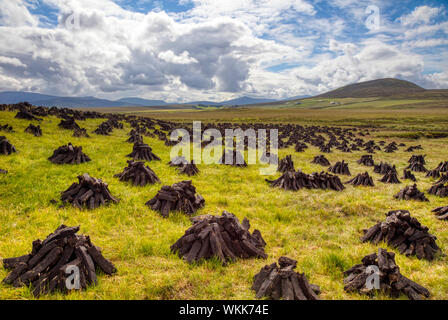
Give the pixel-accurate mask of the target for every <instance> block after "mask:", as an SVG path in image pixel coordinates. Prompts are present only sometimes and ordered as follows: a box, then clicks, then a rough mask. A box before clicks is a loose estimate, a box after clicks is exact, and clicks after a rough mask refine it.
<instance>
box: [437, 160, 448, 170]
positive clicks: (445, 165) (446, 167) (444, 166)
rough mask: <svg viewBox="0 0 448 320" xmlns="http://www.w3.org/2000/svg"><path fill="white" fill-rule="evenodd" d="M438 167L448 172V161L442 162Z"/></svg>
mask: <svg viewBox="0 0 448 320" xmlns="http://www.w3.org/2000/svg"><path fill="white" fill-rule="evenodd" d="M436 169H437V170H439V171H440V172H448V161H445V162H440V163H439V165H438V166H437V168H436Z"/></svg>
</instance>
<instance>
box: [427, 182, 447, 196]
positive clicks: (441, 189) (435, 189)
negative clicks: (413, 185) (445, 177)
mask: <svg viewBox="0 0 448 320" xmlns="http://www.w3.org/2000/svg"><path fill="white" fill-rule="evenodd" d="M428 193H429V194H432V195H434V196H437V197H441V198H444V197H448V185H444V184H443V183H436V184H434V185H432V186H431V188H429V190H428Z"/></svg>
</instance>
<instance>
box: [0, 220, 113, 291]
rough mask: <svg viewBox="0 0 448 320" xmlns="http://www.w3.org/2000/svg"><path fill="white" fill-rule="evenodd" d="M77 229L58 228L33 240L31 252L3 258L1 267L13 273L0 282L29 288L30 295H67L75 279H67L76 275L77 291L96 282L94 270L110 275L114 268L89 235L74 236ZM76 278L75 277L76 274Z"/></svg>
mask: <svg viewBox="0 0 448 320" xmlns="http://www.w3.org/2000/svg"><path fill="white" fill-rule="evenodd" d="M78 231H79V226H78V227H67V226H65V225H61V226H59V227H58V228H57V229H56V231H55V232H53V233H52V234H50V235H49V236H48V237H47V238H46V239H45V240H43V241H41V240H39V239H38V240H35V241H33V245H32V251H31V253H29V254H27V255H24V256H20V257H17V258H8V259H3V266H4V267H5V268H6V269H9V270H12V271H11V272H10V273H9V274H8V275H7V276H6V278H5V279H4V280H3V282H4V283H5V284H10V285H13V286H14V287H21V286H29V285H31V287H32V290H33V294H34V295H35V296H39V295H41V294H47V293H52V292H54V291H61V292H67V291H68V289H71V287H70V286H69V287H68V286H67V284H68V283H69V284H72V285H73V286H74V287H75V288H76V285H77V283H76V280H74V281H73V282H71V280H70V279H69V277H70V276H71V275H72V274H74V272H76V273H77V274H78V275H79V285H80V287H79V288H77V289H86V288H87V286H88V285H96V284H97V283H98V280H97V275H96V269H97V268H98V269H101V270H102V271H103V272H104V273H106V274H108V275H112V274H113V273H115V272H116V271H117V270H116V269H115V266H114V265H113V264H112V263H111V262H110V261H109V260H107V259H106V258H104V257H103V255H102V254H101V250H100V248H98V247H96V246H95V245H93V244H92V242H91V241H90V238H89V236H84V235H77V234H76V233H77V232H78ZM75 276H76V275H75Z"/></svg>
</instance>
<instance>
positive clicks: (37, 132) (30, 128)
mask: <svg viewBox="0 0 448 320" xmlns="http://www.w3.org/2000/svg"><path fill="white" fill-rule="evenodd" d="M25 132H28V133H31V134H34V136H35V137H41V136H42V129H41V128H40V125H37V126H33V125H32V124H30V125H29V126H28V127H27V128H26V129H25Z"/></svg>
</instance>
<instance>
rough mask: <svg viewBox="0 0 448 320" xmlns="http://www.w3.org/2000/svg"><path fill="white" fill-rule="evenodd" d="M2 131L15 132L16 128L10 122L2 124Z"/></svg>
mask: <svg viewBox="0 0 448 320" xmlns="http://www.w3.org/2000/svg"><path fill="white" fill-rule="evenodd" d="M0 131H5V132H14V129H13V128H12V126H10V125H9V124H5V125H0Z"/></svg>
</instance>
